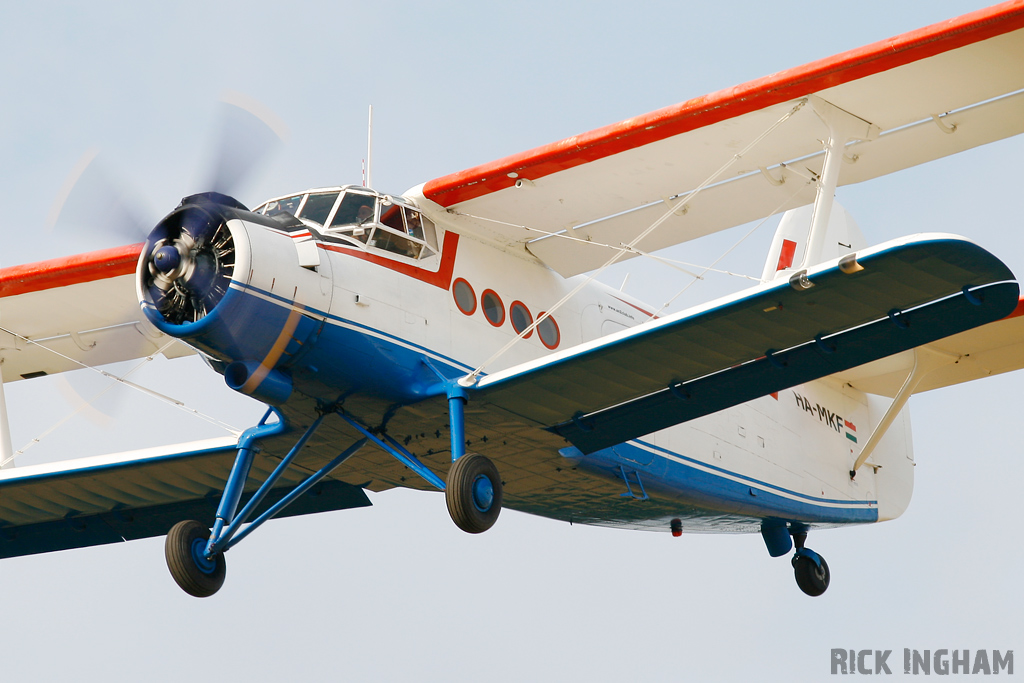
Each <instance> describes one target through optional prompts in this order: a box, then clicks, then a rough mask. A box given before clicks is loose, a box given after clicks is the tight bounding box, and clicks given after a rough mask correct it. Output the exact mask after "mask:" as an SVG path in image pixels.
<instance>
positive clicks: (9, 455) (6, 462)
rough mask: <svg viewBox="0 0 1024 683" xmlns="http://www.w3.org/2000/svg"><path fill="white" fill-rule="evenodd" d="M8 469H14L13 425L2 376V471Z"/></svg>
mask: <svg viewBox="0 0 1024 683" xmlns="http://www.w3.org/2000/svg"><path fill="white" fill-rule="evenodd" d="M8 467H14V445H13V444H12V443H11V423H10V421H9V420H8V419H7V399H6V398H5V397H4V378H3V377H2V376H0V470H2V469H5V468H8Z"/></svg>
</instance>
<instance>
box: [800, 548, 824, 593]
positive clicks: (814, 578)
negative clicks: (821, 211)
mask: <svg viewBox="0 0 1024 683" xmlns="http://www.w3.org/2000/svg"><path fill="white" fill-rule="evenodd" d="M818 559H819V560H820V561H821V567H820V568H819V567H818V565H817V564H816V563H815V562H814V560H812V559H811V558H810V557H808V556H807V555H794V556H793V573H794V574H795V575H796V585H798V586H800V590H802V591H803V592H804V593H807V595H810V596H811V597H814V598H816V597H818V596H819V595H821V594H822V593H824V592H825V589H827V588H828V582H829V579H830V576H829V573H828V563H827V562H825V558H824V557H822V556H821V555H819V556H818Z"/></svg>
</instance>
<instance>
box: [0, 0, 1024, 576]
mask: <svg viewBox="0 0 1024 683" xmlns="http://www.w3.org/2000/svg"><path fill="white" fill-rule="evenodd" d="M1021 132H1024V2H1021V1H1020V0H1017V1H1014V2H1007V3H1004V4H1001V5H997V6H995V7H991V8H989V9H985V10H981V11H978V12H974V13H971V14H968V15H965V16H962V17H959V18H956V19H953V20H950V21H947V22H944V23H941V24H936V25H933V26H930V27H928V28H924V29H921V30H918V31H913V32H911V33H907V34H904V35H901V36H898V37H895V38H891V39H888V40H884V41H882V42H879V43H875V44H873V45H868V46H867V47H864V48H861V49H857V50H852V51H850V52H845V53H843V54H840V55H837V56H835V57H831V58H828V59H824V60H821V61H817V62H813V63H811V64H808V65H806V66H802V67H798V68H795V69H792V70H789V71H784V72H781V73H777V74H774V75H771V76H768V77H766V78H763V79H760V80H756V81H752V82H750V83H746V84H743V85H740V86H737V87H734V88H729V89H727V90H723V91H719V92H716V93H713V94H711V95H708V96H706V97H701V98H697V99H694V100H690V101H688V102H684V103H682V104H679V105H676V106H672V107H668V108H666V109H662V110H659V111H655V112H652V113H650V114H647V115H644V116H638V117H636V118H633V119H629V120H626V121H623V122H621V123H617V124H614V125H611V126H608V127H606V128H601V129H598V130H595V131H591V132H589V133H585V134H583V135H579V136H576V137H572V138H569V139H566V140H563V141H560V142H556V143H554V144H550V145H547V146H544V147H539V148H537V149H533V150H530V151H528V152H524V153H522V154H518V155H515V156H512V157H508V158H505V159H501V160H499V161H496V162H493V163H489V164H485V165H483V166H478V167H475V168H471V169H468V170H466V171H462V172H460V173H455V174H452V175H448V176H444V177H441V178H437V179H435V180H431V181H430V182H427V183H425V184H423V185H419V186H417V187H414V188H412V189H411V190H409V191H408V192H406V193H405V194H403V195H401V196H399V195H386V194H382V193H380V192H377V191H375V190H373V189H371V188H369V187H365V186H361V185H360V186H356V185H347V186H342V187H330V188H321V189H313V190H308V191H305V192H297V193H294V194H289V195H284V196H281V197H278V198H275V199H272V200H270V201H267V202H265V203H264V204H262V205H260V206H258V207H256V208H254V209H252V210H250V209H247V208H246V207H245V206H243V205H242V204H240V203H239V202H238V201H236V200H235V199H232V198H231V197H230V196H227V194H224V193H219V192H206V193H204V194H197V195H194V196H190V197H186V198H185V199H184V200H182V202H181V204H180V206H178V207H177V208H176V209H175V210H174V211H172V212H171V213H170V214H168V215H167V216H166V217H165V218H164V219H163V220H161V221H160V222H159V223H158V224H157V226H156V227H155V228H153V229H152V232H150V234H149V237H148V239H147V240H146V242H145V243H144V244H141V245H133V246H128V247H124V248H118V249H111V250H105V251H100V252H95V253H90V254H84V255H81V256H77V257H73V258H63V259H59V260H55V261H49V262H44V263H36V264H31V265H26V266H21V267H15V268H7V269H5V270H3V271H0V307H2V316H0V326H2V332H0V355H2V361H3V365H2V372H3V380H4V381H5V382H12V381H17V380H21V379H30V378H33V377H37V376H40V375H48V374H53V373H59V372H63V371H66V370H70V369H74V368H76V367H79V366H80V365H81V364H85V365H88V366H97V365H101V364H105V363H110V362H113V361H120V360H126V359H132V358H141V357H145V356H148V355H152V354H154V353H157V352H162V353H164V354H165V355H167V356H171V357H174V356H180V355H186V354H192V353H198V354H200V356H201V357H202V358H203V359H204V360H205V361H206V363H207V364H208V365H209V366H210V369H211V372H216V373H219V374H221V375H223V376H224V379H225V381H226V383H227V385H228V386H229V387H230V388H231V389H233V390H235V391H238V392H241V393H243V394H247V395H249V396H252V397H254V398H256V399H258V400H260V401H263V402H265V403H266V404H267V405H268V410H267V412H266V416H265V417H264V418H263V420H262V421H261V422H260V423H259V424H258V425H256V426H254V427H252V428H250V429H248V430H246V431H245V432H243V433H242V434H240V435H238V436H237V438H235V437H226V438H223V439H214V440H210V441H203V442H195V443H186V444H179V445H178V446H176V447H173V448H164V449H151V450H146V451H137V452H132V453H122V454H116V455H110V456H100V457H94V458H86V459H81V460H74V461H68V462H62V463H57V464H51V465H35V466H25V467H19V468H10V469H6V470H4V471H3V472H2V473H0V556H4V557H10V556H17V555H26V554H31V553H40V552H48V551H53V550H61V549H68V548H75V547H83V546H91V545H97V544H104V543H112V542H115V541H122V540H129V539H135V538H142V537H150V536H158V535H163V534H166V535H167V538H166V543H165V549H166V558H167V564H168V567H169V569H170V572H171V574H172V575H173V577H174V579H175V580H176V581H177V582H178V584H179V585H180V586H181V587H182V588H183V589H184V590H185V591H187V592H188V593H190V594H192V595H195V596H208V595H211V594H213V593H215V592H216V591H217V590H218V589H219V588H220V586H221V585H222V583H223V581H224V577H225V559H224V554H225V552H226V551H227V550H228V549H230V548H231V547H232V546H233V545H234V544H236V543H238V542H239V541H240V540H242V538H244V537H245V536H246V535H248V534H249V533H251V532H252V531H253V530H254V529H256V528H258V527H259V526H260V524H262V522H264V521H266V520H267V519H269V518H271V517H273V516H275V515H277V516H281V515H297V514H306V513H311V512H317V511H325V510H337V509H343V508H352V507H358V506H365V505H369V500H368V498H367V496H366V494H365V493H364V490H371V491H382V490H386V489H389V488H392V487H396V486H406V487H411V488H421V489H437V490H441V491H444V494H445V500H446V503H447V506H448V510H449V512H450V514H451V517H452V519H453V520H454V521H455V523H456V524H457V525H458V526H459V527H460V528H462V529H464V530H465V531H467V532H470V533H479V532H482V531H485V530H486V529H488V528H489V527H490V526H491V525H493V524H494V522H495V520H496V518H497V516H498V513H499V511H500V509H501V507H502V506H505V507H509V508H512V509H515V510H521V511H523V512H528V513H532V514H536V515H541V516H544V517H550V518H553V519H558V520H565V521H570V522H573V523H577V524H594V525H602V526H609V527H618V528H627V529H646V530H655V531H668V532H671V533H672V534H673V535H676V536H678V535H680V534H683V533H687V532H723V533H725V532H729V533H754V532H759V533H760V534H761V536H762V538H763V540H764V542H765V544H766V546H767V549H768V552H769V553H770V554H771V555H772V556H783V555H786V554H787V553H789V552H790V551H791V550H792V549H793V548H794V546H795V552H794V554H793V558H792V564H793V567H794V569H795V574H796V580H797V583H798V584H799V586H800V588H801V589H802V590H803V591H804V592H805V593H808V594H810V595H820V594H821V593H823V592H824V591H825V589H826V588H827V586H828V584H829V570H828V565H827V564H826V563H825V560H824V559H823V558H822V557H821V556H820V555H818V554H817V553H815V552H813V551H812V550H810V549H809V548H807V547H806V546H805V544H804V543H805V539H806V536H807V533H808V532H809V531H810V530H811V529H822V528H829V527H836V526H841V525H846V524H866V523H872V522H880V521H884V520H889V519H893V518H895V517H898V516H899V515H900V514H901V513H902V512H903V511H904V510H905V509H906V507H907V505H908V503H909V501H910V496H911V490H912V483H913V471H914V469H913V466H914V462H913V452H912V448H911V435H910V428H909V422H908V420H907V407H906V406H907V400H908V398H909V397H910V396H911V394H913V393H915V392H921V391H927V390H931V389H935V388H939V387H944V386H948V385H951V384H955V383H959V382H964V381H968V380H973V379H978V378H981V377H985V376H988V375H992V374H996V373H1001V372H1005V371H1008V370H1013V369H1018V368H1021V367H1024V300H1022V299H1021V296H1020V290H1019V286H1018V283H1017V281H1016V280H1015V277H1014V275H1013V273H1011V272H1010V271H1009V270H1008V269H1007V268H1006V266H1004V265H1003V264H1002V263H1001V262H1000V261H999V259H998V258H996V257H995V256H993V255H992V254H990V253H988V252H986V251H985V250H983V249H982V248H980V247H978V246H976V245H975V244H973V243H972V242H970V241H969V240H967V239H964V238H962V237H957V236H954V235H949V234H917V235H913V236H910V237H901V238H898V239H894V240H892V241H889V242H885V243H883V244H880V245H876V246H869V245H867V244H865V242H864V239H863V237H862V236H861V235H860V233H859V231H858V229H857V227H856V225H855V224H854V223H853V221H852V219H851V218H850V217H849V216H848V215H847V213H846V212H845V210H843V209H842V208H841V207H839V205H838V204H835V203H834V202H833V197H834V194H835V191H836V188H837V187H838V186H840V185H845V184H850V183H858V182H861V181H864V180H868V179H870V178H875V177H878V176H882V175H885V174H888V173H892V172H894V171H898V170H900V169H904V168H907V167H909V166H912V165H915V164H920V163H924V162H926V161H929V160H932V159H937V158H940V157H944V156H946V155H950V154H954V153H956V152H959V151H962V150H966V149H968V148H971V147H975V146H977V145H983V144H987V143H990V142H993V141H996V140H1000V139H1003V138H1006V137H1009V136H1012V135H1017V134H1019V133H1021ZM368 184H369V183H368ZM781 212H786V213H785V215H784V216H783V219H782V221H781V223H780V225H779V228H778V231H777V233H776V235H775V238H774V241H773V243H772V246H771V249H770V252H769V254H768V257H767V261H766V263H765V268H764V272H763V274H762V278H761V283H760V284H758V285H757V286H754V287H752V288H750V289H747V290H745V291H741V292H739V293H737V294H733V295H730V296H726V297H723V298H720V299H717V300H714V301H710V302H707V303H705V304H703V305H699V306H696V307H694V308H691V309H689V310H685V311H682V312H679V313H675V314H670V315H666V316H663V317H659V316H658V313H659V311H657V310H655V309H653V308H652V307H650V306H648V305H646V304H644V303H643V302H640V301H636V300H634V299H632V298H630V297H629V296H626V295H625V294H623V293H621V292H619V291H616V290H614V289H611V288H608V287H605V286H603V285H601V284H599V283H598V282H596V281H595V280H594V279H593V275H590V276H588V275H586V274H587V273H593V272H594V271H595V270H596V272H600V271H601V269H602V268H603V267H605V266H607V265H608V264H610V263H612V262H614V261H616V260H621V259H627V258H632V257H635V256H638V255H644V254H647V253H649V252H652V251H656V250H658V249H661V248H664V247H668V246H670V245H675V244H678V243H681V242H685V241H688V240H693V239H695V238H698V237H701V236H704V235H708V234H710V233H713V232H716V231H720V230H724V229H726V228H730V227H732V226H736V225H740V224H742V223H745V222H749V221H752V220H756V219H759V218H763V217H766V216H769V215H772V214H776V213H781ZM83 302H87V303H86V304H84V305H83ZM3 431H4V433H3V434H2V435H0V436H2V437H3V438H2V439H0V442H3V448H5V449H6V452H5V453H4V459H5V460H10V435H9V433H8V430H7V429H6V418H5V417H4V430H3Z"/></svg>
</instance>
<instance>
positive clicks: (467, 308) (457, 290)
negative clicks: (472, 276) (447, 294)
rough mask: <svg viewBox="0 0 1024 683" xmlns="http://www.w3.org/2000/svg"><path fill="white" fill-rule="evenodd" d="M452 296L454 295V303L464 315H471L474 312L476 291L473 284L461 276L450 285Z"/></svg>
mask: <svg viewBox="0 0 1024 683" xmlns="http://www.w3.org/2000/svg"><path fill="white" fill-rule="evenodd" d="M452 296H453V297H455V305H456V306H458V307H459V310H460V311H462V312H463V313H465V314H466V315H473V313H475V312H476V292H474V291H473V286H472V285H470V284H469V283H468V282H466V281H465V280H463V279H462V278H461V277H460V278H459V279H458V280H456V281H455V284H454V285H452Z"/></svg>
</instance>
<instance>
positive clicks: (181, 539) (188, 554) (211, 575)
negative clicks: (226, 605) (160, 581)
mask: <svg viewBox="0 0 1024 683" xmlns="http://www.w3.org/2000/svg"><path fill="white" fill-rule="evenodd" d="M209 540H210V530H209V529H208V528H207V527H206V525H205V524H203V523H202V522H197V521H195V520H194V519H189V520H186V521H184V522H178V523H177V524H175V525H174V526H173V527H171V530H170V531H169V532H167V540H166V541H165V542H164V557H165V558H166V559H167V569H169V570H170V572H171V576H172V577H174V580H175V582H176V583H177V584H178V585H179V586H180V587H181V589H182V590H183V591H185V592H186V593H188V594H189V595H192V596H195V597H197V598H207V597H209V596H211V595H213V594H214V593H216V592H217V591H218V590H220V587H221V586H223V585H224V576H225V574H226V573H227V564H226V563H225V561H224V554H223V553H217V555H216V556H215V557H214V558H213V559H212V560H211V559H207V558H206V543H207V541H209Z"/></svg>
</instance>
